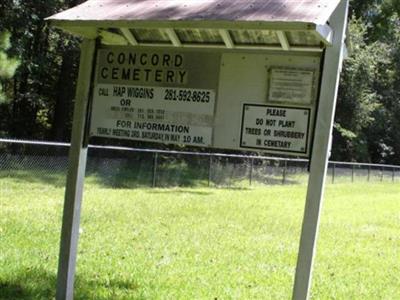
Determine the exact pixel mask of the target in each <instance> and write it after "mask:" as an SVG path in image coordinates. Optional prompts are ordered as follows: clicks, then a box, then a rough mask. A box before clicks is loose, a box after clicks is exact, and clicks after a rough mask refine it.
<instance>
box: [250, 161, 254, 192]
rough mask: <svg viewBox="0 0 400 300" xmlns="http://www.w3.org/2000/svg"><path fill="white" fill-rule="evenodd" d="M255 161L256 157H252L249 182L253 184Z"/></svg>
mask: <svg viewBox="0 0 400 300" xmlns="http://www.w3.org/2000/svg"><path fill="white" fill-rule="evenodd" d="M253 163H254V159H253V158H250V174H249V184H250V186H251V184H252V181H253Z"/></svg>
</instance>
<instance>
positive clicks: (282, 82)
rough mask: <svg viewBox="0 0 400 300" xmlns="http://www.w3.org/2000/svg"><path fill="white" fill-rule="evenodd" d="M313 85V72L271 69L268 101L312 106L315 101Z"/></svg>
mask: <svg viewBox="0 0 400 300" xmlns="http://www.w3.org/2000/svg"><path fill="white" fill-rule="evenodd" d="M313 83H314V72H313V71H310V70H298V69H287V68H271V69H270V74H269V94H268V100H269V101H274V102H285V103H302V104H310V103H311V101H312V99H313V90H314V89H313Z"/></svg>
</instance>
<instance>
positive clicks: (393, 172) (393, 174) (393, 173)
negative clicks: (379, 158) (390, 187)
mask: <svg viewBox="0 0 400 300" xmlns="http://www.w3.org/2000/svg"><path fill="white" fill-rule="evenodd" d="M394 177H395V168H394V167H393V169H392V182H394Z"/></svg>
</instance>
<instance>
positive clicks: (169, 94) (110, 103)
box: [90, 47, 220, 147]
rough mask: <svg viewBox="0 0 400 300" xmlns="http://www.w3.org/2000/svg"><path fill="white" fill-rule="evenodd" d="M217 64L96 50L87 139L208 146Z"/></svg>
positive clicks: (170, 54) (189, 55) (191, 55)
mask: <svg viewBox="0 0 400 300" xmlns="http://www.w3.org/2000/svg"><path fill="white" fill-rule="evenodd" d="M219 64H220V55H219V54H215V53H211V54H210V53H204V52H201V53H196V52H179V51H173V50H152V49H146V50H144V49H139V48H126V47H120V48H118V47H114V48H106V49H101V50H99V55H98V66H97V72H96V85H95V87H94V91H93V105H92V107H93V108H92V118H91V127H90V133H91V135H92V136H101V137H110V138H121V139H132V140H141V141H153V142H161V143H172V144H185V145H192V146H201V147H208V146H211V144H212V136H213V124H214V110H215V103H216V89H217V83H218V75H219Z"/></svg>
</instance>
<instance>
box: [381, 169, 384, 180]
mask: <svg viewBox="0 0 400 300" xmlns="http://www.w3.org/2000/svg"><path fill="white" fill-rule="evenodd" d="M383 171H384V169H383V167H381V182H382V181H383Z"/></svg>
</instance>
